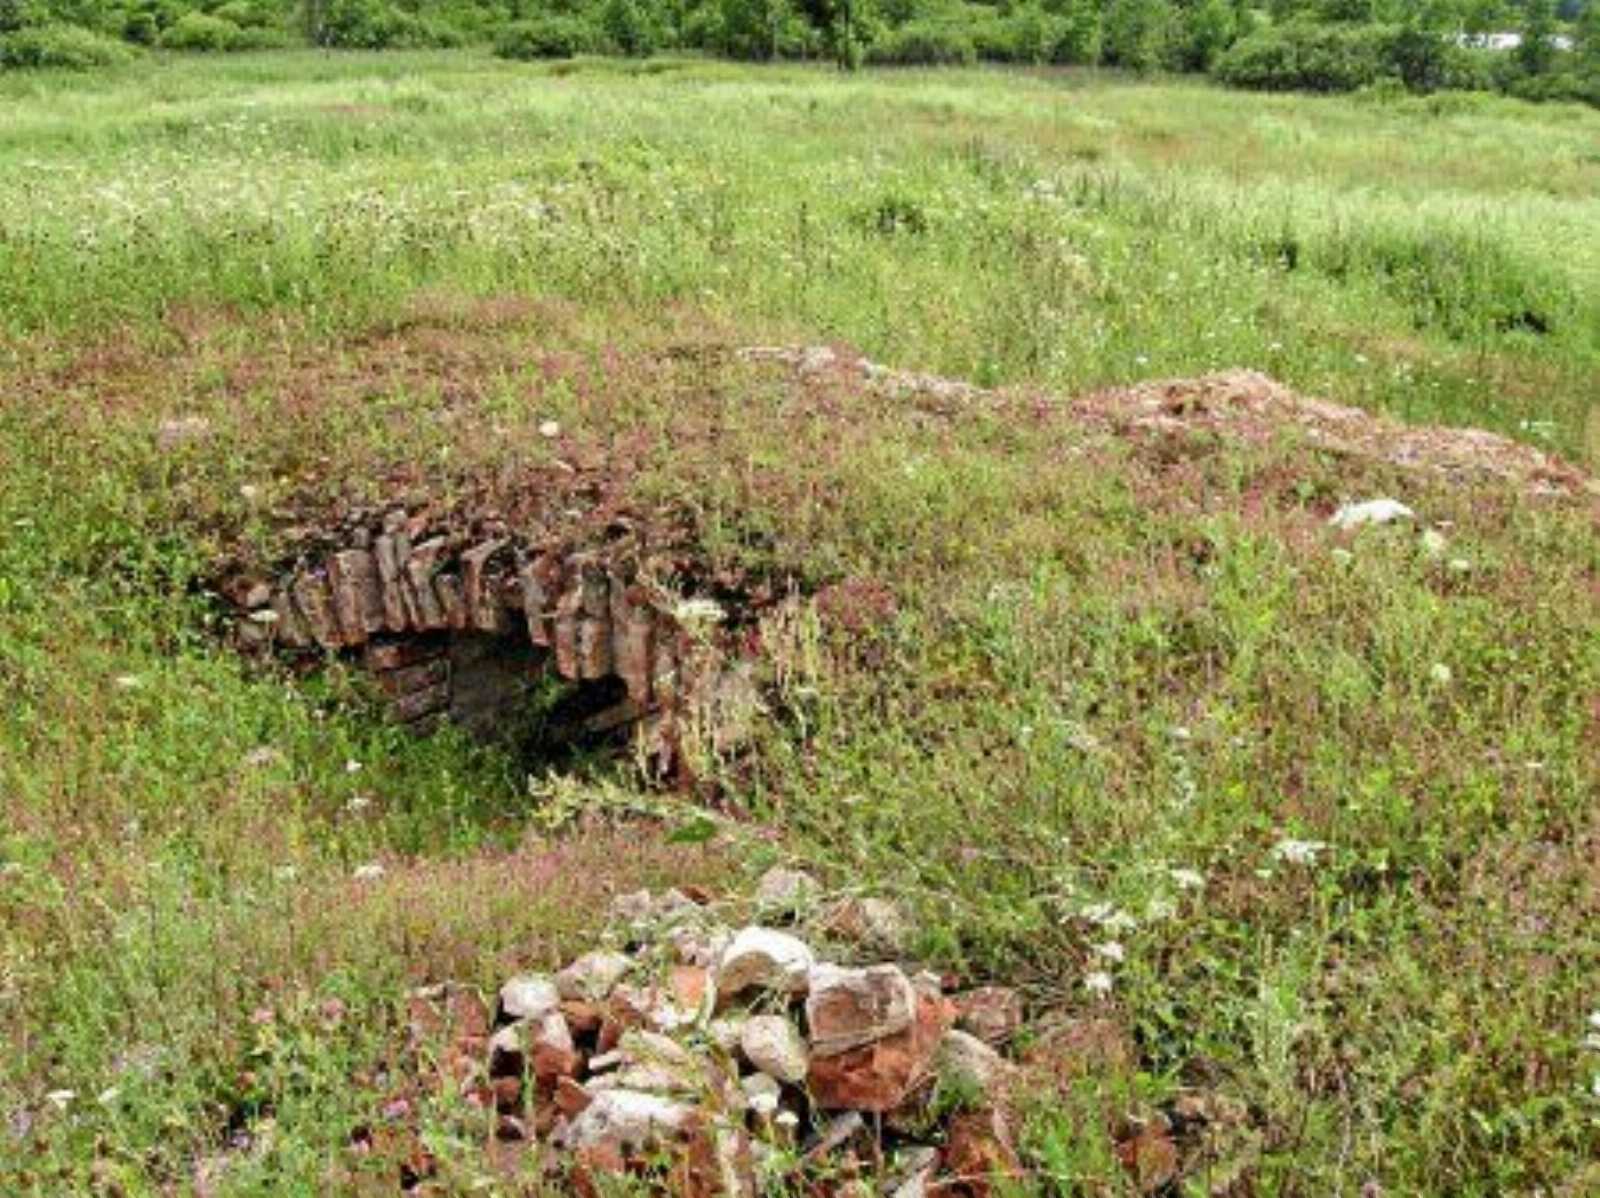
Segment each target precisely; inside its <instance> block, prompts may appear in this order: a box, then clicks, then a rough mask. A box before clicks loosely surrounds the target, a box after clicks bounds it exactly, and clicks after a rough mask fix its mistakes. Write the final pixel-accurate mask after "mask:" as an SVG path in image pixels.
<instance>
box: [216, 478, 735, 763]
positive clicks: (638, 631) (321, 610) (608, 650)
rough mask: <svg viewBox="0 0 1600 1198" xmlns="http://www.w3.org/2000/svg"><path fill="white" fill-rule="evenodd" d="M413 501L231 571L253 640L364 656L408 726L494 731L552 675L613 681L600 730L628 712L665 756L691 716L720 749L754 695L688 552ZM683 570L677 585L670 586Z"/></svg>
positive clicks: (241, 626)
mask: <svg viewBox="0 0 1600 1198" xmlns="http://www.w3.org/2000/svg"><path fill="white" fill-rule="evenodd" d="M474 524H475V526H469V527H467V528H464V529H463V528H452V527H448V526H444V525H442V524H440V523H438V522H436V521H435V520H434V519H432V518H429V517H427V516H426V515H410V514H408V512H407V511H406V510H404V509H401V508H392V509H389V510H386V511H380V512H375V513H357V514H355V515H353V516H351V517H348V518H347V519H346V520H345V521H344V522H343V523H342V524H341V526H340V528H339V529H337V530H336V531H335V532H333V533H328V534H318V536H317V537H316V538H315V541H314V542H313V543H312V544H310V545H309V546H308V547H305V548H302V550H301V552H300V553H299V554H298V555H297V556H296V558H295V559H294V560H293V561H292V562H291V563H288V564H286V565H282V566H280V567H277V568H275V569H268V570H262V569H258V568H245V567H241V568H235V569H234V570H233V571H232V572H230V573H229V574H228V575H227V576H225V577H224V578H223V580H222V581H221V582H220V583H219V585H218V590H219V591H220V593H221V594H222V596H223V597H224V598H225V599H226V600H227V601H228V603H229V604H230V605H231V606H232V608H233V613H232V620H231V628H232V635H233V638H234V640H235V641H236V643H237V644H238V645H239V646H240V647H241V648H243V649H245V650H246V651H249V652H255V653H264V652H276V653H283V654H289V655H291V656H298V657H300V658H310V657H313V656H317V655H321V654H325V653H339V654H350V655H353V656H357V657H358V660H359V661H360V663H361V664H362V665H363V666H364V667H365V668H366V669H368V670H369V671H370V672H371V673H372V674H373V675H374V676H375V678H376V680H377V682H378V685H379V687H380V688H381V690H382V691H383V692H384V694H385V695H386V696H387V697H388V700H389V703H390V706H391V710H392V712H393V714H394V716H395V718H396V719H398V720H400V721H401V722H402V723H405V724H407V725H410V726H413V727H416V728H418V729H419V730H420V729H427V728H429V727H431V726H433V725H435V724H436V723H437V722H438V721H439V720H441V719H451V720H453V721H456V722H459V723H462V724H465V725H467V726H468V727H471V728H475V729H480V730H485V729H488V728H490V727H492V726H493V724H494V723H495V722H496V720H497V719H498V718H500V717H501V716H503V715H504V714H505V713H506V711H507V709H508V708H509V707H510V706H511V705H513V704H515V703H516V702H517V701H518V699H519V698H521V697H522V696H523V695H525V694H526V693H527V692H528V690H529V689H531V687H532V685H533V684H534V682H535V681H537V680H538V679H539V677H540V676H541V675H545V676H548V674H550V673H553V674H554V675H556V676H557V677H559V678H561V679H565V680H567V681H570V682H573V683H605V684H607V685H608V687H609V691H608V692H607V691H606V690H605V688H602V693H609V694H610V695H611V696H612V697H613V701H612V702H610V703H609V704H608V705H607V706H606V707H605V708H604V710H601V711H599V712H596V713H594V714H592V715H591V716H590V717H589V719H588V720H587V722H586V726H587V728H588V729H589V730H590V731H593V732H604V731H608V730H610V729H614V728H622V727H626V726H632V727H633V728H634V729H635V732H636V735H637V737H638V738H639V742H640V747H641V748H642V749H643V750H644V751H645V752H646V754H647V755H648V757H649V759H650V760H651V761H652V762H653V763H654V765H655V767H656V768H657V769H660V770H667V769H671V768H675V767H677V766H679V765H681V764H682V762H681V752H680V749H681V742H682V739H683V737H684V735H685V733H686V732H688V731H690V727H689V726H690V725H694V726H695V727H694V728H693V731H694V732H695V734H696V735H699V736H701V737H702V738H708V739H707V744H708V746H709V747H710V748H712V749H714V750H720V749H722V748H725V747H728V745H729V744H730V743H731V742H732V741H735V740H737V739H738V738H739V737H740V736H741V735H742V731H741V725H744V724H747V722H748V717H749V715H750V714H751V713H752V712H753V711H755V710H756V709H758V707H759V700H758V699H757V697H756V695H755V692H754V686H753V683H752V681H751V673H752V671H751V668H750V663H749V662H748V661H742V660H740V659H739V655H738V654H737V653H736V652H734V651H733V641H734V638H733V636H732V631H733V630H732V627H731V621H730V619H729V614H728V612H727V610H726V609H725V608H724V607H723V605H722V604H720V603H718V602H717V601H715V600H713V599H711V598H709V597H705V596H700V597H696V596H693V595H686V594H684V593H682V581H681V574H680V573H679V571H678V570H677V569H676V568H675V564H676V559H675V558H674V557H673V556H672V555H671V554H669V553H667V552H665V551H662V552H660V553H652V551H651V548H650V546H649V545H648V543H647V542H646V540H645V538H644V537H643V536H642V535H640V534H638V533H637V532H636V531H629V532H624V533H623V535H620V536H613V537H611V538H610V539H609V540H607V541H605V542H604V543H599V544H594V545H590V546H574V545H572V544H570V543H561V544H557V543H552V542H548V541H540V540H537V539H535V538H532V537H528V536H523V535H518V534H517V533H515V532H513V531H512V530H511V529H510V528H508V527H507V526H506V525H505V524H504V523H503V522H500V521H495V520H485V521H477V522H474ZM675 580H676V585H674V582H675Z"/></svg>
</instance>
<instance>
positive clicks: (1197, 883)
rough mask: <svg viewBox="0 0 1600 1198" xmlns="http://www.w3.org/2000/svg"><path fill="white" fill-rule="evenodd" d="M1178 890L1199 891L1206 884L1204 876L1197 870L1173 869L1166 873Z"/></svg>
mask: <svg viewBox="0 0 1600 1198" xmlns="http://www.w3.org/2000/svg"><path fill="white" fill-rule="evenodd" d="M1167 872H1168V873H1169V874H1170V875H1171V877H1172V880H1173V882H1174V883H1176V884H1177V887H1178V889H1179V890H1199V889H1200V888H1201V887H1202V886H1204V885H1205V884H1206V876H1205V874H1203V873H1201V872H1200V871H1199V870H1197V869H1173V870H1168V871H1167Z"/></svg>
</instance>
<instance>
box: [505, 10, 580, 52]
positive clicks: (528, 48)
mask: <svg viewBox="0 0 1600 1198" xmlns="http://www.w3.org/2000/svg"><path fill="white" fill-rule="evenodd" d="M599 44H600V35H599V33H598V32H597V31H596V30H595V28H594V27H593V26H592V25H590V24H589V23H588V22H586V21H584V20H583V19H582V18H581V17H575V16H565V15H551V16H543V17H535V18H534V19H533V20H530V21H515V22H513V23H512V24H510V25H507V26H506V27H505V28H504V29H502V30H501V31H500V35H499V37H497V38H496V39H495V45H494V52H495V53H496V54H498V55H499V56H500V57H501V58H519V59H535V58H571V57H572V56H573V55H574V54H587V53H590V52H591V51H593V50H595V49H597V48H598V47H599Z"/></svg>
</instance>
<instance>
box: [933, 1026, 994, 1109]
mask: <svg viewBox="0 0 1600 1198" xmlns="http://www.w3.org/2000/svg"><path fill="white" fill-rule="evenodd" d="M935 1069H936V1070H937V1072H938V1074H939V1078H940V1080H942V1081H946V1082H949V1083H951V1084H952V1085H955V1086H958V1087H960V1088H962V1089H965V1090H974V1091H977V1092H978V1093H980V1094H988V1093H989V1091H990V1090H992V1089H993V1088H994V1085H995V1083H996V1082H997V1081H999V1080H1000V1078H1001V1077H1002V1076H1003V1075H1004V1074H1005V1072H1006V1070H1007V1065H1006V1061H1005V1058H1004V1057H1002V1056H1001V1055H1000V1054H999V1053H998V1052H996V1051H995V1050H994V1049H992V1048H990V1047H989V1045H987V1044H985V1043H984V1042H983V1041H982V1040H980V1039H978V1037H976V1036H973V1035H970V1034H968V1033H967V1032H963V1031H958V1030H956V1029H954V1028H952V1029H951V1030H950V1031H947V1032H946V1033H945V1034H944V1037H943V1038H942V1039H941V1040H940V1041H939V1054H938V1058H937V1062H936V1065H935Z"/></svg>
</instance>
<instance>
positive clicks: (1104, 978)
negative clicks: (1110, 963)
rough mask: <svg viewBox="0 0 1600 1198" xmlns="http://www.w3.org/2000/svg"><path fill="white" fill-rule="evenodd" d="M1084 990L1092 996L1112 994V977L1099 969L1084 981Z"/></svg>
mask: <svg viewBox="0 0 1600 1198" xmlns="http://www.w3.org/2000/svg"><path fill="white" fill-rule="evenodd" d="M1083 988H1084V989H1085V990H1087V991H1088V992H1089V993H1090V994H1110V993H1111V975H1110V974H1109V973H1106V972H1105V971H1104V970H1103V969H1097V970H1095V972H1093V973H1091V974H1089V975H1087V976H1086V977H1085V978H1084V979H1083Z"/></svg>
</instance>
